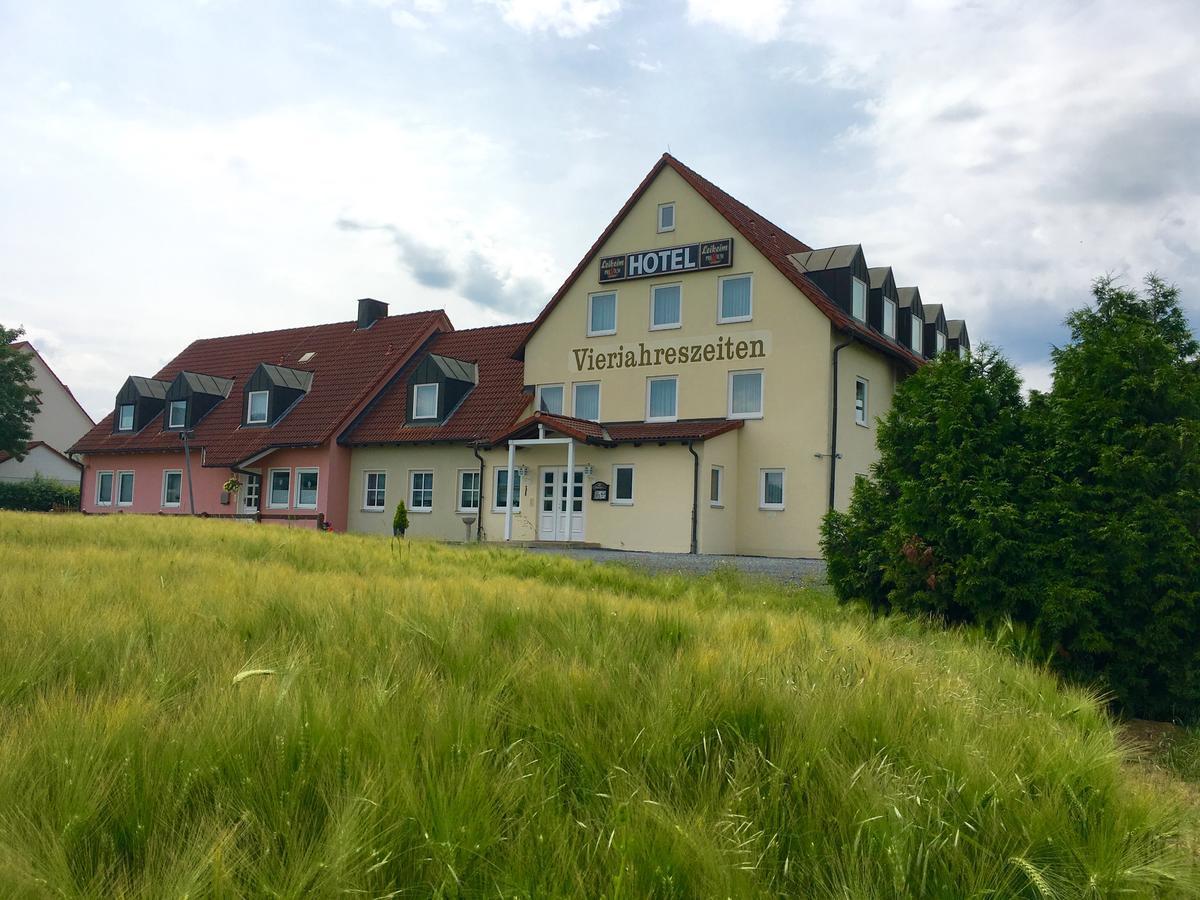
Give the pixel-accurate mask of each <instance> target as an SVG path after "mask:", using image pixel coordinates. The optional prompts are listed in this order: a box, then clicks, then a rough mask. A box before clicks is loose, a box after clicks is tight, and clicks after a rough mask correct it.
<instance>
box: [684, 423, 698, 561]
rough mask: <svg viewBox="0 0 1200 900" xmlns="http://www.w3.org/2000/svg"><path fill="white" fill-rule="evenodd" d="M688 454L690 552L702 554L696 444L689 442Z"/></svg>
mask: <svg viewBox="0 0 1200 900" xmlns="http://www.w3.org/2000/svg"><path fill="white" fill-rule="evenodd" d="M687 448H688V453H690V454H692V459H693V460H694V462H693V463H692V548H691V550H690V551H689V552H691V553H699V552H700V454H699V453H697V452H696V442H695V441H688V443H687Z"/></svg>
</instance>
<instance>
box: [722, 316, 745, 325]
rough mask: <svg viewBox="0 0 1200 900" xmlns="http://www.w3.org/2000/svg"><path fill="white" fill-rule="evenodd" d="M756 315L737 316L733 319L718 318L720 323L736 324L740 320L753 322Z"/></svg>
mask: <svg viewBox="0 0 1200 900" xmlns="http://www.w3.org/2000/svg"><path fill="white" fill-rule="evenodd" d="M753 321H754V316H735V317H733V318H732V319H717V324H718V325H736V324H737V323H738V322H753Z"/></svg>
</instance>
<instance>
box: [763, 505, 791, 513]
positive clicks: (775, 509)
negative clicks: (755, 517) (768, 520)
mask: <svg viewBox="0 0 1200 900" xmlns="http://www.w3.org/2000/svg"><path fill="white" fill-rule="evenodd" d="M785 509H787V507H786V506H763V505H762V504H761V503H760V504H759V505H758V511H759V512H783V511H784V510H785Z"/></svg>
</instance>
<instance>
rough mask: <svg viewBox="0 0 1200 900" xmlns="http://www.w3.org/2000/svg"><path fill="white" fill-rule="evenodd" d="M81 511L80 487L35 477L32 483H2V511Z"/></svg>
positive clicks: (0, 485)
mask: <svg viewBox="0 0 1200 900" xmlns="http://www.w3.org/2000/svg"><path fill="white" fill-rule="evenodd" d="M63 507H67V508H69V509H79V486H78V485H70V486H68V485H65V484H61V483H59V482H57V481H52V480H51V479H49V478H43V477H41V476H40V475H35V476H34V477H33V479H32V480H30V481H0V509H15V510H26V511H31V512H50V511H51V510H53V509H56V508H58V509H61V508H63Z"/></svg>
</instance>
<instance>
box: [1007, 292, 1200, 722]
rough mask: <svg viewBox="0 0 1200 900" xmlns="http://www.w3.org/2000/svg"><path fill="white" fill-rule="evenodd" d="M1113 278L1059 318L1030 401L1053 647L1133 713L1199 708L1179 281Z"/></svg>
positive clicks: (1191, 411) (1191, 429) (1045, 623)
mask: <svg viewBox="0 0 1200 900" xmlns="http://www.w3.org/2000/svg"><path fill="white" fill-rule="evenodd" d="M1145 284H1146V288H1145V291H1144V292H1143V293H1141V294H1139V293H1137V292H1135V291H1131V290H1127V289H1124V288H1122V287H1120V286H1119V285H1118V284H1117V283H1116V282H1115V281H1114V280H1113V279H1111V278H1101V279H1098V280H1097V281H1096V282H1095V283H1094V285H1093V295H1094V297H1095V305H1094V306H1092V307H1089V308H1085V309H1081V310H1077V311H1076V312H1073V313H1072V314H1071V315H1070V316H1069V317H1068V319H1067V323H1068V325H1069V326H1070V329H1071V340H1070V342H1069V343H1068V344H1067V345H1066V346H1064V347H1062V348H1058V349H1056V350H1054V352H1053V360H1054V387H1053V390H1052V392H1051V394H1050V395H1049V397H1048V398H1044V400H1041V401H1039V402H1037V403H1035V404H1033V405H1032V407H1031V410H1032V415H1033V418H1034V419H1035V420H1036V421H1035V423H1034V427H1033V431H1034V432H1035V433H1036V434H1037V435H1039V436H1040V437H1041V439H1042V441H1043V452H1044V453H1045V458H1044V464H1045V467H1046V469H1047V471H1048V472H1049V473H1050V483H1049V485H1048V487H1047V490H1046V491H1045V493H1044V494H1043V495H1042V497H1041V500H1040V502H1039V503H1038V504H1037V505H1036V506H1035V507H1034V510H1035V516H1036V519H1037V520H1038V523H1039V525H1040V527H1042V528H1044V529H1045V530H1046V533H1047V534H1048V536H1049V543H1048V547H1047V550H1048V552H1049V554H1050V557H1051V559H1052V560H1053V565H1052V566H1051V571H1052V572H1053V575H1054V576H1055V586H1054V587H1053V588H1052V589H1051V590H1049V591H1048V593H1047V597H1046V603H1045V605H1044V607H1043V610H1042V614H1041V616H1040V622H1039V627H1040V629H1041V631H1042V633H1043V635H1044V636H1045V637H1046V638H1048V639H1051V640H1053V641H1054V642H1056V644H1057V647H1058V650H1059V654H1060V656H1061V661H1062V663H1063V665H1065V666H1066V667H1067V668H1068V669H1069V670H1070V671H1072V672H1074V673H1075V674H1077V675H1079V676H1082V677H1085V678H1101V679H1103V680H1104V681H1105V682H1106V683H1107V684H1108V685H1109V687H1110V688H1111V689H1112V690H1113V691H1114V693H1115V694H1116V695H1117V696H1118V697H1119V698H1120V699H1121V700H1122V701H1123V702H1124V703H1125V704H1126V705H1127V706H1128V707H1129V708H1131V709H1134V710H1137V711H1138V712H1139V714H1141V715H1148V716H1158V717H1170V716H1172V715H1176V714H1181V713H1183V714H1188V711H1190V715H1193V716H1194V715H1196V714H1197V713H1200V363H1198V362H1197V359H1196V354H1197V349H1198V347H1197V342H1196V340H1195V338H1194V336H1193V335H1192V333H1191V330H1190V329H1189V327H1188V323H1187V320H1186V318H1185V316H1184V314H1183V311H1182V309H1181V308H1180V304H1179V295H1178V290H1177V289H1176V288H1175V287H1174V286H1171V285H1168V284H1166V283H1165V282H1164V281H1162V279H1160V278H1158V277H1156V276H1150V277H1148V278H1147V279H1146V283H1145Z"/></svg>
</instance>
